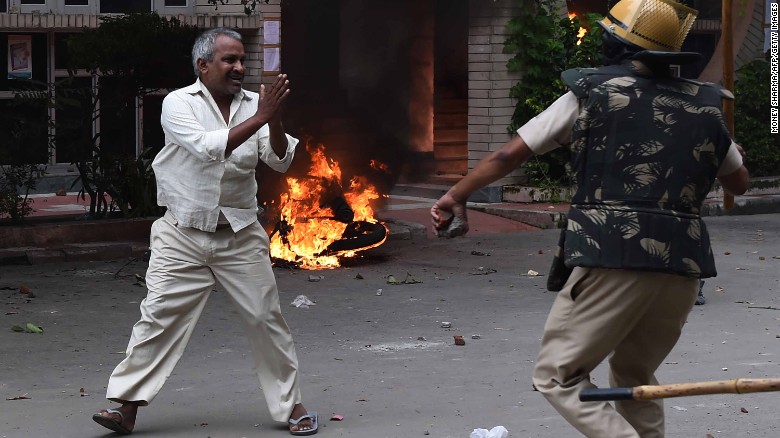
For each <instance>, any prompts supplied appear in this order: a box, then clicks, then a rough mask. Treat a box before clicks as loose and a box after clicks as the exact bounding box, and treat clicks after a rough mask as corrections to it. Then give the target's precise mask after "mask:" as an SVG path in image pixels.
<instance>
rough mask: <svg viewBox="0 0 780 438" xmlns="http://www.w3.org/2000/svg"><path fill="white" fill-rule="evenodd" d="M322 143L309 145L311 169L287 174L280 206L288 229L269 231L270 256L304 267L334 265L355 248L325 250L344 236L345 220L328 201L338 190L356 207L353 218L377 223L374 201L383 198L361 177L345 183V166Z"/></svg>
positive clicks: (348, 255) (349, 254)
mask: <svg viewBox="0 0 780 438" xmlns="http://www.w3.org/2000/svg"><path fill="white" fill-rule="evenodd" d="M324 149H325V147H324V146H323V145H316V146H312V145H311V144H309V145H307V146H306V150H307V151H308V152H309V154H310V155H311V157H312V164H311V167H310V168H309V173H308V175H306V176H305V177H303V178H292V177H290V178H287V185H288V186H289V190H288V192H287V193H284V194H282V195H281V198H280V207H279V210H280V212H281V213H280V218H279V219H280V222H279V223H280V224H282V226H285V225H284V224H286V225H287V228H286V230H284V232H281V231H276V232H274V233H273V234H272V237H271V257H273V258H276V259H282V260H287V261H291V262H294V263H297V264H298V265H299V266H300V267H301V268H304V269H331V268H336V267H338V266H340V263H339V258H340V257H352V256H354V255H355V254H356V251H354V250H352V251H340V252H337V253H335V254H327V255H325V252H326V250H327V248H328V246H330V244H331V243H333V242H334V241H336V240H338V239H340V238H341V237H342V234H343V233H344V230H345V229H346V228H347V224H346V223H344V222H340V221H338V220H335V219H334V218H333V217H334V216H335V212H334V211H333V210H332V209H331V207H330V206H328V205H327V203H328V199H332V197H333V196H334V193H335V194H338V193H339V191H341V194H342V195H343V198H344V199H345V200H346V201H347V204H348V205H349V207H350V208H351V209H352V211H353V212H354V219H353V220H354V221H366V222H371V223H378V221H377V220H376V219H375V218H374V210H373V209H372V208H371V205H370V202H371V201H373V200H375V199H378V198H380V195H379V193H378V192H377V190H376V188H375V187H374V186H373V185H372V184H370V183H369V182H368V181H367V180H366V179H365V178H363V177H354V178H352V180H351V181H350V182H349V186H348V187H346V188H344V187H342V184H341V168H340V167H339V164H338V162H336V161H334V160H332V159H330V158H328V157H327V156H326V155H325V150H324ZM379 164H381V163H379ZM383 226H384V225H383ZM283 237H284V239H283ZM285 240H286V242H285ZM383 242H384V240H382V241H381V242H378V243H376V244H374V245H371V246H370V247H365V248H360V250H361V251H362V250H365V249H368V248H373V247H376V246H379V245H381V244H382V243H383Z"/></svg>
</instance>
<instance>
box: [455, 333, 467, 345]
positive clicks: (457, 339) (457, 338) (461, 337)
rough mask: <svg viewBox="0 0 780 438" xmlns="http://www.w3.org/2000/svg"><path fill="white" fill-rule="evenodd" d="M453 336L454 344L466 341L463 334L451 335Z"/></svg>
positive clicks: (463, 343)
mask: <svg viewBox="0 0 780 438" xmlns="http://www.w3.org/2000/svg"><path fill="white" fill-rule="evenodd" d="M453 338H455V345H466V341H465V340H463V336H457V335H456V336H453Z"/></svg>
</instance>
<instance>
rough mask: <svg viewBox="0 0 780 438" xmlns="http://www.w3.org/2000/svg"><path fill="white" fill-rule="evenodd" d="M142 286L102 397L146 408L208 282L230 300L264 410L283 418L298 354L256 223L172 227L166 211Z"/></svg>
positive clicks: (293, 392)
mask: <svg viewBox="0 0 780 438" xmlns="http://www.w3.org/2000/svg"><path fill="white" fill-rule="evenodd" d="M150 240H151V250H152V257H151V260H150V263H149V269H148V271H147V272H146V285H147V287H148V289H149V291H148V294H147V296H146V298H145V299H144V300H143V301H142V302H141V320H140V321H138V322H137V323H136V324H135V326H133V333H132V336H131V337H130V343H129V344H128V346H127V357H126V358H125V359H124V360H123V361H122V362H121V363H120V364H119V365H118V366H117V367H116V369H115V370H114V372H113V373H112V374H111V378H110V380H109V382H108V389H107V395H106V397H107V398H108V399H110V400H114V401H121V400H125V401H136V402H139V403H140V405H142V406H145V405H147V404H148V403H149V402H150V401H152V399H154V397H155V396H156V395H157V393H158V392H159V391H160V389H161V388H162V386H163V384H164V383H165V381H166V379H167V378H168V376H170V374H171V372H172V371H173V368H174V366H176V363H177V362H178V361H179V359H180V358H181V355H182V353H183V352H184V348H185V347H186V346H187V342H188V341H189V339H190V336H191V335H192V331H193V329H194V328H195V324H196V323H197V322H198V318H199V317H200V314H201V312H202V311H203V307H204V306H205V304H206V300H207V299H208V297H209V294H210V293H211V291H212V289H213V287H214V285H215V284H216V285H218V286H219V287H220V288H221V289H222V290H224V291H225V292H226V294H227V296H229V297H230V299H231V301H232V302H233V304H234V305H235V306H236V308H237V309H238V313H239V315H240V316H241V319H242V320H243V322H244V327H245V329H246V333H247V336H248V337H249V342H250V345H251V348H252V353H253V355H254V359H255V364H256V365H257V375H258V377H259V378H260V386H261V387H262V389H263V394H264V395H265V400H266V403H267V404H268V410H269V411H270V413H271V416H272V418H273V419H274V420H276V421H287V419H288V418H289V417H290V414H291V413H292V409H293V407H294V406H295V404H296V403H300V399H301V395H300V390H299V387H298V359H297V357H296V354H295V347H294V345H293V340H292V336H291V335H290V330H289V328H288V327H287V323H286V322H285V320H284V318H283V317H282V313H281V309H280V307H279V295H278V291H277V289H276V279H275V277H274V273H273V270H272V267H271V260H270V258H269V254H268V245H269V241H268V235H267V234H266V232H265V231H264V230H263V228H262V227H261V226H260V224H258V223H257V222H255V223H254V224H253V225H251V226H249V227H247V228H244V229H243V230H241V231H239V232H238V233H233V231H232V230H231V229H230V228H226V229H221V230H217V231H216V232H214V233H207V232H204V231H200V230H196V229H194V228H185V227H177V226H176V220H175V219H174V218H173V217H172V216H171V215H170V214H166V215H165V216H164V217H163V218H161V219H158V220H157V221H155V222H154V224H153V225H152V230H151V238H150Z"/></svg>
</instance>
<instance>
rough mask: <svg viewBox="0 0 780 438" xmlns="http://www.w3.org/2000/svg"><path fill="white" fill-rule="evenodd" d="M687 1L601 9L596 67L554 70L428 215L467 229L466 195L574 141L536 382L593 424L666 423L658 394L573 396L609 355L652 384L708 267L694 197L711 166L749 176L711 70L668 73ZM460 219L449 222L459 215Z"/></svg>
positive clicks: (630, 437) (636, 428) (633, 2)
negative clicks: (528, 106) (703, 74)
mask: <svg viewBox="0 0 780 438" xmlns="http://www.w3.org/2000/svg"><path fill="white" fill-rule="evenodd" d="M695 14H696V11H695V10H692V9H690V8H687V7H686V6H684V5H682V4H679V3H676V2H674V1H672V0H621V1H620V2H618V3H617V4H615V6H614V7H613V8H612V9H611V10H610V12H609V14H608V15H607V17H606V18H605V19H604V20H603V21H602V22H601V24H602V26H603V27H604V44H603V53H604V58H605V64H607V65H606V66H605V67H601V68H596V69H574V70H569V71H566V72H564V73H563V74H562V79H563V80H564V82H565V83H566V84H567V85H568V86H569V88H570V90H571V91H570V92H568V93H566V94H565V95H563V96H562V97H560V98H559V99H558V100H557V101H556V102H554V103H553V104H552V105H551V106H550V107H549V108H547V109H546V110H545V111H543V112H542V113H541V114H539V115H538V116H537V117H535V118H534V119H532V120H530V121H529V122H528V123H527V124H525V125H524V126H523V127H521V128H520V129H519V130H518V132H517V133H518V136H516V137H514V138H512V139H511V140H509V141H508V142H507V143H505V144H504V145H503V146H502V147H501V148H500V149H499V150H497V151H495V152H493V153H491V154H490V155H488V156H487V157H485V158H484V159H483V160H482V161H480V163H478V165H477V166H476V167H475V168H474V170H473V171H472V172H470V173H469V174H468V175H467V176H466V177H465V178H463V179H462V180H461V181H459V182H458V183H457V184H455V185H454V186H453V187H452V188H451V189H450V190H449V191H448V192H447V193H446V194H445V195H444V196H442V197H441V198H440V199H439V200H438V201H437V202H436V204H435V205H434V206H433V207H432V208H431V217H432V221H433V224H434V226H435V227H436V228H437V229H439V230H440V231H443V230H446V232H447V234H454V233H457V232H458V231H460V232H465V231H468V222H467V217H466V205H465V203H466V200H467V199H468V197H469V195H470V194H471V193H473V192H474V191H475V190H477V189H478V188H480V187H482V186H484V185H486V184H489V183H491V182H493V181H496V180H497V179H499V178H501V177H503V176H504V175H506V174H507V173H509V172H510V171H512V170H514V169H515V168H517V167H518V166H519V165H521V164H522V163H524V162H525V161H526V160H527V159H528V158H529V157H531V156H532V155H533V154H542V153H545V152H547V151H550V150H552V149H555V148H557V147H560V146H565V147H567V148H568V149H569V150H570V151H571V161H570V162H571V167H572V170H573V174H574V180H575V182H576V186H577V190H576V193H575V195H574V197H573V199H572V202H571V209H570V210H569V213H568V217H567V226H566V229H565V230H563V232H562V235H561V237H562V241H561V245H560V247H559V251H558V254H557V256H556V257H555V258H554V260H553V268H552V269H551V272H550V276H549V281H548V288H549V289H550V290H554V291H560V292H559V293H558V295H557V297H556V299H555V302H554V303H553V305H552V309H551V310H550V313H549V316H548V319H547V323H546V324H545V328H544V335H543V338H542V345H541V350H540V353H539V358H538V360H537V364H536V367H535V369H534V376H533V381H534V384H535V386H536V388H537V389H538V390H539V391H540V392H541V393H542V394H543V395H544V396H545V397H546V398H547V400H548V401H549V402H550V403H551V404H552V405H553V406H554V407H555V409H557V410H558V412H559V413H560V414H561V415H562V416H563V417H564V418H565V419H566V420H567V421H568V422H569V423H570V424H571V425H573V426H574V427H575V428H577V430H579V431H580V432H581V433H583V434H584V435H586V436H588V437H591V438H637V437H643V438H650V437H652V438H660V437H663V436H664V413H663V404H662V402H661V401H642V402H640V401H622V402H617V403H616V405H615V406H613V405H612V404H610V403H607V402H581V401H580V400H579V393H580V391H581V390H582V389H584V388H592V387H594V385H593V384H592V383H591V382H590V373H591V371H592V370H593V369H595V368H596V366H597V365H599V363H601V362H602V361H603V360H605V359H606V358H607V357H608V356H609V355H610V354H611V355H612V356H611V358H610V360H609V364H610V383H611V384H612V385H613V386H624V387H633V386H638V385H648V384H656V383H657V380H656V378H655V371H656V369H657V368H658V367H659V366H660V364H661V363H662V362H663V360H664V358H665V357H666V356H667V355H668V354H669V352H670V351H671V349H672V348H673V347H674V345H675V344H676V343H677V340H678V339H679V336H680V333H681V331H682V326H683V324H684V323H685V319H686V317H687V315H688V313H689V312H690V310H691V308H692V307H693V304H694V301H695V300H696V295H697V291H698V287H699V279H700V278H706V277H713V276H715V275H716V271H715V263H714V257H713V254H712V248H711V247H710V241H709V236H708V234H707V229H706V227H705V224H704V222H703V221H702V219H701V217H700V209H701V206H702V203H703V202H704V199H705V198H706V196H707V193H708V192H709V191H710V189H711V187H712V184H713V182H714V180H715V179H716V178H717V179H718V180H719V181H720V183H721V184H722V186H723V187H724V188H725V189H726V190H727V191H729V192H731V193H733V194H742V193H744V192H745V191H746V190H747V187H748V171H747V169H746V168H745V167H744V166H743V165H742V148H741V147H739V146H738V145H736V144H735V143H734V142H733V141H732V139H731V137H730V135H729V133H728V130H727V129H726V127H725V124H724V122H723V115H722V110H721V100H722V98H732V96H731V94H730V93H728V92H726V91H724V90H722V89H721V88H720V87H718V86H715V85H712V84H704V83H697V82H694V81H689V80H684V79H679V78H674V77H672V76H671V75H670V74H669V66H670V64H681V63H686V62H690V61H692V60H695V59H696V58H697V56H698V54H695V53H684V52H680V47H681V45H682V42H683V40H684V39H685V36H686V35H687V33H688V31H689V29H690V27H691V26H692V24H693V21H694V20H695ZM455 224H457V226H455Z"/></svg>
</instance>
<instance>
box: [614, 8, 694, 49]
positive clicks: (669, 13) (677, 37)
mask: <svg viewBox="0 0 780 438" xmlns="http://www.w3.org/2000/svg"><path fill="white" fill-rule="evenodd" d="M696 14H698V11H696V10H695V9H691V8H689V7H687V6H685V5H682V4H680V3H677V2H675V1H673V0H620V1H619V2H618V3H617V4H615V6H613V7H612V9H610V11H609V13H608V14H607V16H606V17H604V19H603V20H601V22H600V24H601V25H602V26H603V27H604V29H606V31H607V32H610V33H612V34H613V35H616V36H618V37H620V38H622V39H623V40H625V41H628V42H629V43H632V44H635V45H637V46H639V47H642V48H643V49H647V50H654V51H661V52H679V51H680V47H682V43H683V41H685V37H686V36H687V35H688V31H690V30H691V26H693V22H694V21H695V20H696Z"/></svg>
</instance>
